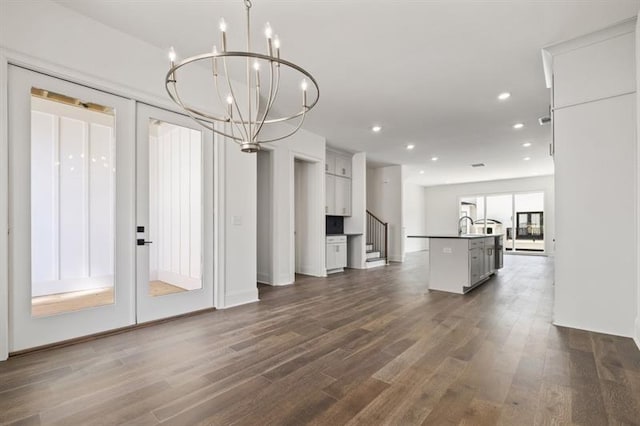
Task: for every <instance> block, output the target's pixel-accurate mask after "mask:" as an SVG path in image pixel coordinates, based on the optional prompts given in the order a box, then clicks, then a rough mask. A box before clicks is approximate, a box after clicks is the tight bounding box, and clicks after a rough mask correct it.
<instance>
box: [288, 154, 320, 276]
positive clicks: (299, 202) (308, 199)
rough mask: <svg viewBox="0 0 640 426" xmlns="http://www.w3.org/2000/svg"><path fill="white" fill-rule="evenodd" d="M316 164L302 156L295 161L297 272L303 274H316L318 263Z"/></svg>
mask: <svg viewBox="0 0 640 426" xmlns="http://www.w3.org/2000/svg"><path fill="white" fill-rule="evenodd" d="M315 166H316V163H312V162H310V161H305V160H303V159H300V158H296V159H295V160H294V163H293V182H294V184H293V185H294V195H293V199H294V231H293V234H294V247H295V248H294V256H295V273H296V274H302V275H314V272H315V264H316V263H317V259H314V253H315V251H316V250H314V244H313V227H314V223H313V219H314V211H313V208H314V200H313V198H314V197H315V196H317V194H316V192H315V191H314V182H315V174H314V168H315Z"/></svg>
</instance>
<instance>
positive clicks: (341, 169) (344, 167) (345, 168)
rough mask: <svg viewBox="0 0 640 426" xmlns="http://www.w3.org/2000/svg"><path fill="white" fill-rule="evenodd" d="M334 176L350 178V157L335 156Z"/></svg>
mask: <svg viewBox="0 0 640 426" xmlns="http://www.w3.org/2000/svg"><path fill="white" fill-rule="evenodd" d="M335 167H336V169H335V170H336V172H335V173H336V175H338V176H344V177H351V157H344V156H342V155H336V165H335Z"/></svg>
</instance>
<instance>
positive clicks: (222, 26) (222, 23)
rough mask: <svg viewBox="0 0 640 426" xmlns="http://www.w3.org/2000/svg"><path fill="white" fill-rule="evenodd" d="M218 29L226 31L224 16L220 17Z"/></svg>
mask: <svg viewBox="0 0 640 426" xmlns="http://www.w3.org/2000/svg"><path fill="white" fill-rule="evenodd" d="M220 31H222V32H223V33H224V32H226V31H227V21H225V20H224V18H220Z"/></svg>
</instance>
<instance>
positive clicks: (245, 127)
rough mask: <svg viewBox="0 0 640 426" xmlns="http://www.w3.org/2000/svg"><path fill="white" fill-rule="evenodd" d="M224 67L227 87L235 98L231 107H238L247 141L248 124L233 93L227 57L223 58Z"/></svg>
mask: <svg viewBox="0 0 640 426" xmlns="http://www.w3.org/2000/svg"><path fill="white" fill-rule="evenodd" d="M222 65H223V67H224V79H225V80H226V81H227V86H229V92H230V93H231V97H232V98H233V103H232V104H231V107H232V108H233V107H236V111H237V112H238V117H240V123H241V124H242V127H243V128H244V134H245V135H246V136H247V140H249V137H250V136H249V130H248V129H247V125H246V122H245V121H244V117H243V116H242V111H240V106H239V105H238V101H237V100H236V99H237V98H236V95H235V93H234V92H233V86H232V85H231V80H230V79H229V70H228V69H227V58H226V57H225V56H223V57H222Z"/></svg>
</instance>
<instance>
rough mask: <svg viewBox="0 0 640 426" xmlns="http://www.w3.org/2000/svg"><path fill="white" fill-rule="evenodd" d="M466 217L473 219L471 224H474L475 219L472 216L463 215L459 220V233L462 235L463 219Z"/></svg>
mask: <svg viewBox="0 0 640 426" xmlns="http://www.w3.org/2000/svg"><path fill="white" fill-rule="evenodd" d="M465 219H469V220H470V221H471V224H472V225H473V219H471V217H469V216H462V217H461V218H460V219H459V220H458V235H462V221H463V220H465Z"/></svg>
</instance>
